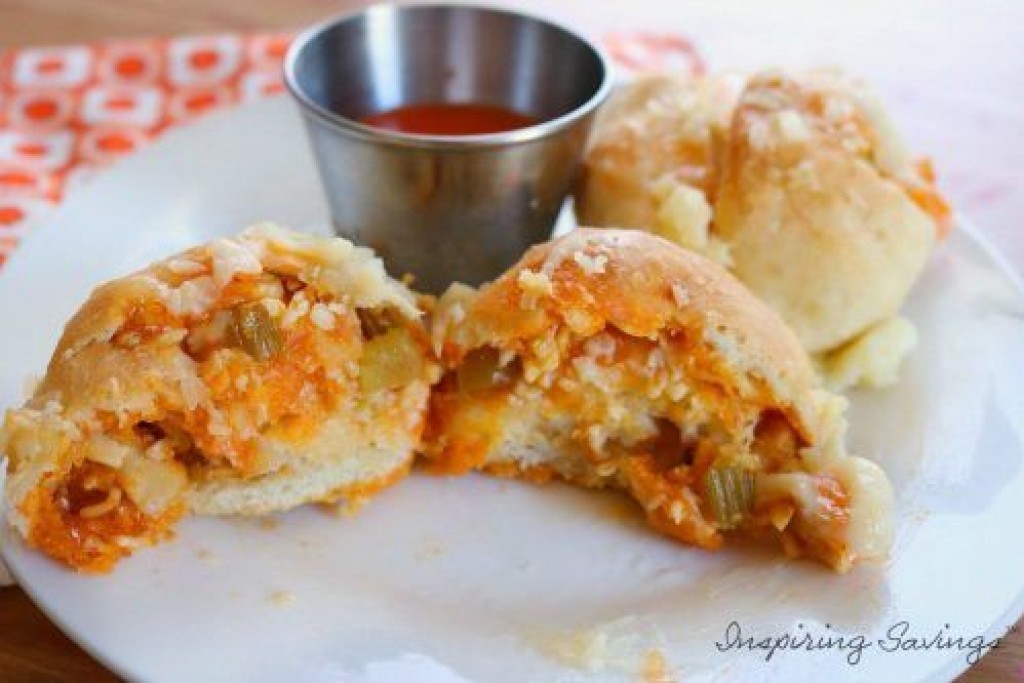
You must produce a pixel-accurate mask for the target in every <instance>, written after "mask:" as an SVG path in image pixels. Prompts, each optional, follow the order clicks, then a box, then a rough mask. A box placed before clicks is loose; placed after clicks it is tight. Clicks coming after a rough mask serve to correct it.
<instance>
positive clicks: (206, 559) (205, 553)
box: [196, 548, 221, 567]
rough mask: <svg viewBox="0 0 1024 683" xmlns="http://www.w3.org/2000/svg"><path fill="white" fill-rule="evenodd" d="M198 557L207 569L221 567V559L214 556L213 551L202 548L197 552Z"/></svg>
mask: <svg viewBox="0 0 1024 683" xmlns="http://www.w3.org/2000/svg"><path fill="white" fill-rule="evenodd" d="M196 557H197V558H198V559H199V561H200V562H202V563H203V564H205V565H206V566H207V567H219V566H220V565H221V561H220V558H219V557H217V556H216V555H214V554H213V551H211V550H208V549H206V548H200V549H199V550H197V551H196Z"/></svg>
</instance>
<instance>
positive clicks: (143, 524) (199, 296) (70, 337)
mask: <svg viewBox="0 0 1024 683" xmlns="http://www.w3.org/2000/svg"><path fill="white" fill-rule="evenodd" d="M436 373H437V366H436V365H435V364H434V363H433V361H432V360H431V354H430V351H429V343H428V338H427V333H426V330H425V328H424V327H423V326H422V323H421V321H420V311H419V310H418V308H417V305H416V300H415V298H414V297H413V295H412V294H411V293H410V292H409V291H408V290H407V289H406V288H405V287H404V286H403V285H401V284H400V283H398V282H397V281H395V280H392V279H391V278H389V277H388V276H387V275H386V274H385V272H384V268H383V266H382V264H381V262H380V261H379V260H378V259H377V258H376V257H374V256H373V254H372V252H370V251H369V250H368V249H364V248H360V247H355V246H353V245H352V244H351V243H349V242H347V241H345V240H343V239H338V238H325V237H314V236H309V235H301V234H298V233H293V232H289V231H286V230H284V229H281V228H278V227H275V226H272V225H260V226H256V227H253V228H250V229H248V230H246V231H245V232H243V233H242V234H241V235H239V236H238V237H236V238H233V239H219V240H217V241H215V242H213V243H211V244H209V245H206V246H202V247H198V248H195V249H191V250H189V251H186V252H184V253H182V254H179V255H177V256H174V257H172V258H169V259H167V260H165V261H162V262H159V263H156V264H154V265H152V266H150V267H149V268H146V269H145V270H143V271H140V272H138V273H135V274H133V275H129V276H127V277H124V278H121V279H118V280H114V281H112V282H109V283H107V284H105V285H103V286H101V287H99V288H98V289H96V290H95V291H94V292H93V293H92V296H91V297H90V298H89V300H88V301H87V302H86V303H85V304H84V305H83V306H82V308H81V309H80V310H79V311H78V312H77V313H76V314H75V316H74V317H73V318H72V319H71V321H70V322H69V323H68V325H67V327H66V328H65V330H64V334H63V336H62V337H61V339H60V342H59V344H58V346H57V349H56V351H55V352H54V354H53V357H52V360H51V361H50V364H49V367H48V368H47V372H46V375H45V377H44V378H43V380H42V382H41V384H40V385H39V386H38V388H37V389H36V390H35V392H34V394H33V395H32V397H31V398H30V399H29V400H28V402H27V403H26V404H25V405H24V407H22V408H18V409H15V410H10V411H8V413H7V414H6V417H5V420H4V423H3V428H2V429H0V453H3V454H6V456H7V457H8V458H9V471H8V476H7V482H6V490H5V494H6V495H5V500H6V505H7V507H8V518H9V520H10V521H11V523H12V524H13V525H14V526H15V527H16V528H17V530H18V531H19V532H20V533H21V534H22V535H23V536H24V537H25V538H26V539H27V541H28V542H29V544H30V545H32V546H35V547H37V548H39V549H40V550H42V551H44V552H45V553H47V554H49V555H51V556H53V557H54V558H56V559H58V560H60V561H62V562H64V563H66V564H68V565H70V566H71V567H74V568H76V569H79V570H84V571H104V570H108V569H110V568H111V567H112V566H113V565H114V563H115V562H116V561H117V560H118V559H120V558H121V557H123V556H125V555H127V554H129V553H130V552H131V551H132V550H133V549H134V548H136V547H137V546H140V545H145V544H150V543H153V542H156V541H159V540H161V539H164V538H166V537H167V536H168V535H169V529H170V527H171V525H172V524H173V523H174V522H175V521H176V520H177V518H179V517H180V516H182V515H183V514H186V513H189V512H192V513H196V514H212V515H221V514H247V515H249V514H263V513H267V512H271V511H275V510H284V509H288V508H291V507H294V506H297V505H300V504H302V503H306V502H310V501H324V502H329V501H335V500H339V499H348V500H350V501H353V500H354V501H358V500H359V499H362V498H365V497H366V496H369V495H370V494H372V493H373V492H375V491H376V490H378V489H380V488H383V487H385V486H387V485H389V484H391V483H393V482H395V481H396V480H398V479H400V478H401V477H402V476H403V475H404V474H405V473H406V471H407V470H408V468H409V466H410V463H411V460H412V458H413V450H414V448H416V447H417V445H418V442H419V437H420V434H421V430H422V427H423V423H424V412H425V408H426V406H427V401H428V395H429V391H430V385H431V383H432V381H433V380H434V379H436Z"/></svg>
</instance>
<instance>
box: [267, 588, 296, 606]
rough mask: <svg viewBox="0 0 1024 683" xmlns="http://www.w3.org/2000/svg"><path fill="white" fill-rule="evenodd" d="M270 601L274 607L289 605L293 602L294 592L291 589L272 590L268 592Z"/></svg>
mask: <svg viewBox="0 0 1024 683" xmlns="http://www.w3.org/2000/svg"><path fill="white" fill-rule="evenodd" d="M270 602H271V603H273V605H274V606H275V607H291V606H292V605H294V604H295V594H294V593H292V592H291V591H274V592H273V593H271V594H270Z"/></svg>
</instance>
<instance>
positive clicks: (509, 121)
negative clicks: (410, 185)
mask: <svg viewBox="0 0 1024 683" xmlns="http://www.w3.org/2000/svg"><path fill="white" fill-rule="evenodd" d="M359 121H360V123H365V124H366V125H368V126H374V127H376V128H383V129H385V130H393V131H395V132H398V133H412V134H414V135H487V134H488V133H504V132H506V131H510V130H516V129H517V128H526V127H527V126H532V125H534V124H535V123H537V119H535V118H534V117H532V116H527V115H525V114H520V113H519V112H516V111H513V110H511V109H506V108H505V107H496V106H493V105H490V104H447V103H442V102H438V103H427V104H411V105H408V106H405V107H398V108H397V109H390V110H388V111H383V112H380V113H379V114H371V115H369V116H365V117H363V118H362V119H360V120H359Z"/></svg>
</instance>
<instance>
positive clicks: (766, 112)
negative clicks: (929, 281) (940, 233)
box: [713, 74, 937, 352]
mask: <svg viewBox="0 0 1024 683" xmlns="http://www.w3.org/2000/svg"><path fill="white" fill-rule="evenodd" d="M866 98H867V95H866V94H864V95H861V94H859V93H858V91H856V90H854V89H852V86H849V85H847V84H846V83H845V82H844V81H841V80H838V79H834V78H826V77H824V76H819V77H810V76H808V77H805V78H804V79H802V80H800V81H797V80H795V79H793V78H790V77H787V76H784V75H782V74H766V75H761V76H758V77H756V78H754V79H752V81H751V83H750V84H749V85H748V87H747V90H746V91H745V92H744V95H743V97H742V98H741V99H740V102H739V105H738V106H737V108H736V111H735V114H734V117H733V123H732V129H731V132H730V135H729V140H730V144H729V148H728V152H727V153H726V154H725V155H724V162H723V165H722V173H721V177H720V183H719V191H718V195H717V197H716V201H715V218H714V228H713V230H714V232H715V234H716V235H718V236H719V237H720V238H721V239H723V240H724V241H725V242H726V243H727V244H729V246H730V254H731V256H732V260H733V272H735V273H736V275H737V277H739V278H740V279H741V280H742V281H743V282H744V283H745V284H746V285H747V286H749V287H750V288H751V289H752V290H753V291H754V292H755V293H757V295H758V296H759V297H761V298H762V299H764V300H765V301H766V302H767V303H768V304H769V305H770V306H771V307H772V308H773V309H774V310H776V311H778V312H779V314H780V315H781V316H782V317H783V319H785V320H786V321H787V322H788V323H789V324H790V325H791V326H792V327H793V329H794V331H795V332H796V334H797V336H799V337H800V339H801V340H802V341H803V343H804V345H805V346H806V347H807V349H808V350H809V351H811V352H823V351H828V350H830V349H834V348H836V347H838V346H840V345H842V344H844V343H846V342H847V341H849V340H851V339H853V338H854V337H856V336H857V335H859V334H860V333H862V332H863V331H865V330H866V329H868V328H869V327H871V326H872V325H875V324H878V323H880V322H881V321H883V320H886V319H888V318H890V317H892V316H893V315H895V314H896V312H897V311H898V310H899V307H900V306H901V305H902V303H903V300H904V298H905V297H906V295H907V292H908V291H909V290H910V287H911V285H912V284H913V282H914V280H916V278H917V276H918V274H919V273H920V271H921V269H922V267H923V266H924V263H925V260H926V259H927V256H928V253H929V252H930V250H931V247H932V244H933V242H934V240H935V237H936V232H937V226H936V221H935V219H934V218H933V217H931V216H929V215H928V214H926V213H925V212H924V211H923V210H922V209H921V208H920V207H919V206H918V204H916V203H915V202H914V201H913V199H912V197H911V196H910V195H909V194H908V189H907V188H908V187H913V186H917V185H918V184H920V185H922V186H923V185H924V184H925V183H924V182H923V181H921V179H919V178H918V177H917V175H916V169H915V168H914V166H913V165H912V163H911V161H910V159H909V157H908V156H907V154H906V152H905V150H903V148H902V145H901V143H900V142H899V140H898V139H897V138H896V137H895V135H894V133H893V132H892V131H891V130H890V129H889V128H890V125H889V124H888V121H887V119H885V118H884V116H883V115H882V114H881V113H880V112H875V111H873V110H871V109H869V108H868V107H869V105H868V104H866V103H865V100H866Z"/></svg>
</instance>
